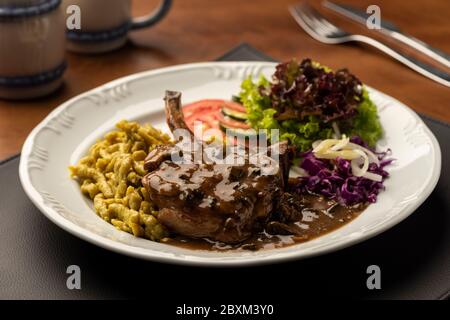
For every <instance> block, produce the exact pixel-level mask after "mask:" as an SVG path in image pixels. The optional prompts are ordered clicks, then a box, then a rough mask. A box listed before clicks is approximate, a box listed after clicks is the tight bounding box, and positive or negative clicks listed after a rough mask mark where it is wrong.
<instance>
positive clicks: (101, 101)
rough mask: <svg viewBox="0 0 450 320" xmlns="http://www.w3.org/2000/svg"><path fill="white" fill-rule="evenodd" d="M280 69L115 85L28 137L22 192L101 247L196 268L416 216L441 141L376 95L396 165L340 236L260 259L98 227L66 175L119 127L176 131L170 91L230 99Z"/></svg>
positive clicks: (171, 75) (189, 68)
mask: <svg viewBox="0 0 450 320" xmlns="http://www.w3.org/2000/svg"><path fill="white" fill-rule="evenodd" d="M274 66H275V64H273V63H259V62H214V63H199V64H188V65H180V66H175V67H170V68H164V69H159V70H154V71H150V72H144V73H140V74H136V75H132V76H129V77H126V78H123V79H119V80H116V81H113V82H111V83H109V84H106V85H104V86H102V87H100V88H97V89H94V90H92V91H89V92H87V93H85V94H82V95H80V96H78V97H75V98H73V99H71V100H70V101H68V102H66V103H64V104H63V105H61V106H59V107H58V108H57V109H55V110H54V111H53V112H52V113H51V114H50V115H49V116H48V117H47V118H46V119H45V120H44V121H42V122H41V123H40V124H39V125H38V126H37V127H36V128H35V129H34V130H33V131H32V133H31V134H30V136H29V137H28V139H27V140H26V142H25V145H24V147H23V151H22V157H21V162H20V178H21V181H22V185H23V187H24V189H25V191H26V193H27V194H28V196H29V197H30V199H31V200H32V201H33V202H34V204H35V205H36V206H37V207H38V208H39V209H40V210H41V211H42V212H43V213H44V214H45V215H46V216H47V217H48V218H49V219H50V220H52V221H53V222H54V223H56V224H57V225H59V226H60V227H62V228H63V229H65V230H67V231H69V232H70V233H72V234H74V235H76V236H78V237H80V238H82V239H84V240H87V241H89V242H92V243H94V244H96V245H99V246H101V247H104V248H106V249H109V250H113V251H116V252H119V253H123V254H127V255H130V256H134V257H138V258H143V259H148V260H155V261H160V262H170V263H180V264H192V265H248V264H260V263H269V262H277V261H282V260H288V259H299V258H305V257H309V256H313V255H318V254H323V253H326V252H330V251H334V250H338V249H341V248H344V247H347V246H350V245H353V244H355V243H357V242H361V241H363V240H365V239H368V238H370V237H373V236H375V235H377V234H379V233H381V232H383V231H385V230H387V229H388V228H390V227H392V226H394V225H396V224H397V223H399V222H400V221H402V220H403V219H405V218H406V217H408V216H409V215H410V214H411V213H412V212H413V211H414V210H415V209H416V208H417V207H418V206H419V205H420V204H421V203H422V202H423V201H424V200H425V199H426V198H427V197H428V196H429V194H430V193H431V191H432V190H433V188H434V187H435V185H436V183H437V181H438V178H439V174H440V168H441V152H440V149H439V145H438V143H437V141H436V138H435V137H434V136H433V134H432V133H431V132H430V130H429V129H428V128H427V127H426V125H425V124H424V123H423V122H422V120H421V119H420V118H419V117H418V116H417V115H416V114H415V113H414V112H413V111H412V110H411V109H410V108H408V107H407V106H405V105H403V104H402V103H400V102H399V101H397V100H395V99H393V98H391V97H389V96H387V95H385V94H382V93H380V92H378V91H376V90H374V89H371V88H369V91H370V96H371V98H372V99H373V100H374V102H375V103H376V104H377V106H378V109H379V115H380V118H381V122H382V124H383V127H384V129H385V132H386V134H385V137H384V139H383V140H382V141H380V143H379V146H378V147H379V148H380V149H385V148H386V147H388V146H389V147H390V148H392V150H393V156H394V157H395V158H396V159H397V161H396V162H395V164H393V165H391V166H390V167H389V172H390V173H391V177H390V178H389V179H388V180H387V181H386V191H385V192H382V193H381V194H380V196H379V199H378V202H377V203H376V204H373V205H371V206H369V207H368V209H367V210H365V211H364V212H363V213H362V214H361V215H360V216H359V217H358V218H356V219H355V220H353V221H352V222H350V223H349V224H347V225H345V226H343V227H342V228H340V229H338V230H336V231H334V232H331V233H329V234H326V235H324V236H322V237H319V238H317V239H314V240H311V241H309V242H306V243H302V244H297V245H294V246H290V247H286V248H282V249H274V250H263V251H257V252H209V251H193V250H188V249H182V248H178V247H174V246H170V245H166V244H161V243H156V242H152V241H149V240H146V239H140V238H135V237H133V236H132V235H130V234H127V233H125V232H121V231H118V230H116V229H115V228H114V227H113V226H112V225H110V224H108V223H106V222H105V221H103V220H102V219H100V218H99V217H98V216H97V215H96V214H95V212H94V211H93V209H92V205H91V203H90V201H89V200H88V199H86V198H85V197H84V196H83V195H82V194H81V193H80V190H79V186H78V184H77V183H76V182H75V181H73V180H71V179H70V178H69V172H68V169H67V167H68V166H69V165H70V164H75V163H76V162H77V161H78V159H80V157H82V156H83V155H84V154H85V153H86V151H87V148H88V147H89V146H90V145H91V144H92V143H93V142H94V141H95V140H96V139H97V138H99V137H101V136H102V135H103V134H104V133H105V132H107V131H109V130H111V129H112V128H113V127H114V124H115V123H116V122H117V121H118V120H120V119H128V120H137V121H140V122H142V123H145V122H150V123H151V124H153V125H155V126H156V127H159V128H162V129H164V130H166V131H168V129H167V127H166V125H165V115H164V103H163V100H162V97H163V96H164V92H165V90H166V89H171V90H178V91H181V92H182V93H183V102H184V103H188V102H192V101H195V100H199V99H205V98H223V99H230V97H231V95H232V94H236V93H237V92H238V91H239V85H240V83H241V81H242V80H243V79H244V78H245V77H247V76H248V75H252V76H255V77H257V76H258V75H260V74H261V73H263V74H265V75H266V76H270V75H271V74H272V73H273V70H274Z"/></svg>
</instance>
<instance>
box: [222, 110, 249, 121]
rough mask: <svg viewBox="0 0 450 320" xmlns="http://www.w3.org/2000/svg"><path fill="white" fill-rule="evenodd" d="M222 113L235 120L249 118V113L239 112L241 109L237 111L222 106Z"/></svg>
mask: <svg viewBox="0 0 450 320" xmlns="http://www.w3.org/2000/svg"><path fill="white" fill-rule="evenodd" d="M222 113H223V114H224V115H225V116H227V117H230V118H233V119H235V120H238V121H246V120H247V114H246V113H243V112H239V111H235V110H231V109H229V108H227V107H223V108H222Z"/></svg>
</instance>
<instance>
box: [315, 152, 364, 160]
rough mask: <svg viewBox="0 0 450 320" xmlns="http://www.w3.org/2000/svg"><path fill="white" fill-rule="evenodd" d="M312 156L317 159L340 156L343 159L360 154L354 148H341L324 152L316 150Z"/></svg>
mask: <svg viewBox="0 0 450 320" xmlns="http://www.w3.org/2000/svg"><path fill="white" fill-rule="evenodd" d="M314 156H315V157H316V158H318V159H331V160H334V159H336V158H342V159H345V160H353V159H357V158H360V157H361V155H360V154H359V153H357V152H355V150H341V151H330V150H329V151H326V152H318V153H314Z"/></svg>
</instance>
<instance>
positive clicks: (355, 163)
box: [350, 150, 369, 177]
mask: <svg viewBox="0 0 450 320" xmlns="http://www.w3.org/2000/svg"><path fill="white" fill-rule="evenodd" d="M353 151H354V152H356V153H359V154H360V156H361V157H360V158H356V159H353V160H352V161H351V163H350V164H351V167H352V173H353V175H354V176H355V177H362V176H364V174H366V173H367V170H368V169H369V157H368V156H367V154H366V153H365V152H363V151H361V150H353ZM361 162H363V163H362V165H363V166H362V168H361V167H360V165H361Z"/></svg>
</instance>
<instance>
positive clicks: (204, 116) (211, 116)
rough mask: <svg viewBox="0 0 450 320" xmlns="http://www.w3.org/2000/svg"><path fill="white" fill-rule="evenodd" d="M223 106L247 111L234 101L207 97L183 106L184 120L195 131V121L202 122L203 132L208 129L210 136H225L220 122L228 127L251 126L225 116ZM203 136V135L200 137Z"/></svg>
mask: <svg viewBox="0 0 450 320" xmlns="http://www.w3.org/2000/svg"><path fill="white" fill-rule="evenodd" d="M223 107H226V108H229V109H231V110H234V111H237V112H246V110H245V107H244V106H242V105H240V104H239V103H236V102H233V101H226V100H220V99H205V100H200V101H196V102H193V103H190V104H187V105H185V106H184V107H183V114H184V120H185V122H186V124H187V126H188V127H189V129H191V130H192V131H194V123H195V122H196V121H201V122H202V125H203V127H202V129H203V132H205V131H206V130H208V134H207V135H208V136H211V133H214V132H215V134H214V135H216V136H217V137H218V138H221V139H222V138H223V136H224V133H223V132H222V131H221V130H220V123H221V122H222V123H224V124H226V125H227V126H228V127H233V128H240V129H249V128H250V127H249V126H248V125H247V124H246V123H244V122H239V121H236V120H233V119H230V118H229V117H224V116H223V114H222V112H221V110H222V108H223ZM200 138H202V137H200Z"/></svg>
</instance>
